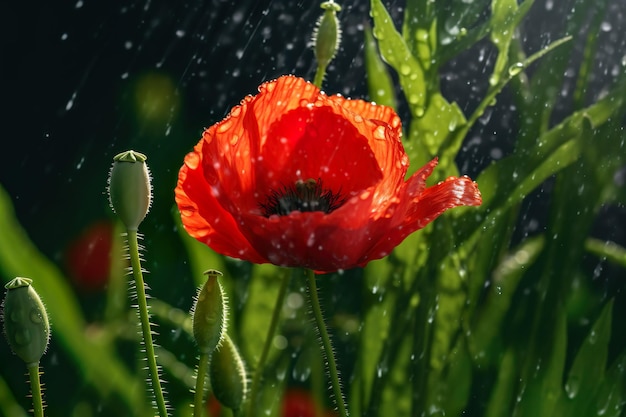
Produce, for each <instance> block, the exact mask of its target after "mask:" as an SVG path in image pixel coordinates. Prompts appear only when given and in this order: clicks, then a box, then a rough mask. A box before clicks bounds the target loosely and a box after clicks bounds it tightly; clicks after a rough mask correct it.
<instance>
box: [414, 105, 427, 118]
mask: <svg viewBox="0 0 626 417" xmlns="http://www.w3.org/2000/svg"><path fill="white" fill-rule="evenodd" d="M413 113H414V114H415V117H422V116H424V114H425V113H426V110H425V109H424V108H423V107H421V106H420V107H416V108H415V110H413Z"/></svg>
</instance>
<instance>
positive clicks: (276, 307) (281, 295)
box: [248, 270, 289, 417]
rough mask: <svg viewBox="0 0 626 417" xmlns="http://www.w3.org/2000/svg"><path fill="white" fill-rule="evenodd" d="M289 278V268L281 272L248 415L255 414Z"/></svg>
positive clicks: (253, 384)
mask: <svg viewBox="0 0 626 417" xmlns="http://www.w3.org/2000/svg"><path fill="white" fill-rule="evenodd" d="M288 278H289V274H288V273H287V270H283V272H282V273H281V283H280V289H279V290H278V297H277V298H276V304H275V305H274V311H273V313H272V320H271V321H270V327H269V329H268V330H267V337H265V343H264V344H263V350H262V351H261V357H260V358H259V363H258V364H257V367H256V371H255V372H254V378H253V379H252V387H251V389H250V403H249V404H248V417H252V416H253V410H254V405H255V404H256V397H257V395H258V390H259V384H260V383H261V374H262V373H263V368H264V366H265V362H266V361H267V356H268V355H269V352H270V347H271V346H272V341H273V340H274V334H275V333H276V328H277V327H278V321H279V319H280V312H281V310H282V308H283V304H284V302H285V295H286V294H287V284H288V283H289V279H288Z"/></svg>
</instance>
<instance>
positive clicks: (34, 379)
mask: <svg viewBox="0 0 626 417" xmlns="http://www.w3.org/2000/svg"><path fill="white" fill-rule="evenodd" d="M27 366H28V378H29V379H30V392H31V394H32V396H33V411H34V413H35V417H43V401H42V399H41V383H40V382H39V362H34V363H29V364H28V365H27Z"/></svg>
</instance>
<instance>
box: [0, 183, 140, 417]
mask: <svg viewBox="0 0 626 417" xmlns="http://www.w3.org/2000/svg"><path fill="white" fill-rule="evenodd" d="M0 230H2V238H1V239H0V270H2V272H3V274H2V277H3V278H4V279H6V280H8V279H9V277H16V276H24V277H29V278H32V279H33V286H35V288H37V292H38V293H39V295H40V296H41V298H42V300H43V301H44V303H45V304H46V307H47V310H48V314H49V316H50V320H51V323H52V334H51V335H52V336H51V337H52V338H53V339H54V340H56V341H57V342H58V343H59V346H60V347H61V348H62V349H64V350H65V351H66V356H67V357H68V358H70V359H71V360H72V361H73V362H74V364H75V366H76V369H77V370H78V372H79V373H80V374H81V376H82V377H83V378H85V380H86V381H87V383H88V384H89V385H90V386H91V387H93V389H95V390H97V391H99V393H100V395H102V397H103V398H106V397H108V396H110V395H111V394H112V393H115V394H116V395H117V396H119V398H121V399H122V400H123V401H124V403H125V404H126V405H127V406H128V407H129V408H130V409H131V410H133V414H134V415H139V414H140V410H142V409H143V407H144V399H145V397H144V394H143V388H142V384H141V382H140V380H139V378H136V377H134V376H133V375H131V374H130V373H128V371H127V370H126V367H125V366H124V365H123V364H122V363H121V361H120V360H119V359H118V358H117V357H116V353H115V348H114V346H113V344H112V343H109V344H107V343H97V342H95V341H94V340H92V339H91V338H88V337H87V336H86V335H87V333H86V332H85V327H86V325H87V324H86V322H85V318H84V316H83V314H82V312H81V310H80V307H79V305H78V303H77V301H76V298H75V297H74V294H73V291H72V290H71V288H70V287H69V285H68V280H67V279H66V278H65V277H63V275H62V274H61V272H60V271H59V270H58V269H57V267H56V266H55V265H54V264H53V263H52V261H50V260H49V259H47V258H46V257H45V256H44V255H42V254H41V253H40V252H39V250H38V249H37V248H36V247H35V245H34V244H33V243H32V242H31V241H30V240H29V238H28V236H27V235H26V233H25V231H24V230H23V229H22V228H21V226H20V224H19V221H18V220H17V218H16V217H15V213H14V211H13V207H12V204H11V200H10V198H9V195H8V194H7V193H6V191H5V190H4V189H3V188H2V187H0ZM44 371H45V370H44Z"/></svg>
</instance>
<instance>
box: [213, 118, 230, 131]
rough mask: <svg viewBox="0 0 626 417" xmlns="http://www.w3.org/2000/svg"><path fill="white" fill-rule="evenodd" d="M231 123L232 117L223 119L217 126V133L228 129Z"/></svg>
mask: <svg viewBox="0 0 626 417" xmlns="http://www.w3.org/2000/svg"><path fill="white" fill-rule="evenodd" d="M232 125H233V121H232V119H225V120H224V121H223V122H222V123H220V124H219V125H218V126H217V133H224V132H226V131H228V129H230V128H231V126H232Z"/></svg>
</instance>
